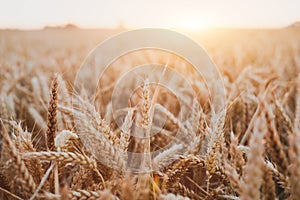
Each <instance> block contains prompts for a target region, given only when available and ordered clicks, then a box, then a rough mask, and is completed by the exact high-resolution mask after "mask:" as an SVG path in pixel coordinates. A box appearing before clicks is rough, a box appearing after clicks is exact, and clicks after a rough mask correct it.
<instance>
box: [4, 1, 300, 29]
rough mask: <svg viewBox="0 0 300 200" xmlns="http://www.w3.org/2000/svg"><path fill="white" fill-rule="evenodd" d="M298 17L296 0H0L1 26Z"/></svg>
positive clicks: (261, 22)
mask: <svg viewBox="0 0 300 200" xmlns="http://www.w3.org/2000/svg"><path fill="white" fill-rule="evenodd" d="M297 20H300V0H205V1H204V0H185V1H184V0H182V1H181V0H149V1H148V0H123V1H122V0H106V1H104V0H85V1H83V0H80V1H76V0H51V1H46V0H7V1H4V0H0V28H41V27H43V26H45V25H61V24H65V23H75V24H77V25H79V26H81V27H87V28H93V27H113V26H117V25H118V24H119V23H120V21H122V22H123V23H124V24H125V25H127V26H129V27H183V28H184V27H189V28H196V27H207V26H208V27H212V26H213V27H215V26H222V27H227V26H230V27H281V26H287V25H289V24H291V23H293V22H295V21H297Z"/></svg>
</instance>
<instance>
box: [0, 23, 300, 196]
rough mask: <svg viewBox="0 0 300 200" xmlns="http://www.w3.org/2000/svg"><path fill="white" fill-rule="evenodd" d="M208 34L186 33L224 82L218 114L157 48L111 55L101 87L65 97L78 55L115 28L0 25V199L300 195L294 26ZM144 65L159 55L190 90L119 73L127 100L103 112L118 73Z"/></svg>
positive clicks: (299, 80)
mask: <svg viewBox="0 0 300 200" xmlns="http://www.w3.org/2000/svg"><path fill="white" fill-rule="evenodd" d="M216 32H217V33H218V34H216V33H213V32H212V33H210V34H208V33H207V34H206V35H200V36H199V37H198V36H195V38H196V40H198V41H200V42H201V43H202V44H203V46H204V47H205V48H206V50H207V52H208V54H209V55H210V56H211V58H212V60H213V61H214V62H215V63H216V65H217V66H218V68H219V70H220V73H221V76H222V79H223V83H224V87H225V99H224V101H225V102H224V103H225V108H224V112H221V113H217V114H216V113H214V112H212V109H211V102H210V95H213V94H209V91H208V88H207V84H209V83H205V81H204V80H203V78H202V77H200V76H198V75H196V73H195V72H194V71H193V68H192V67H191V66H190V65H189V64H188V63H186V62H185V61H184V60H183V59H182V58H178V57H176V56H174V55H170V54H169V53H166V52H154V51H151V50H146V51H141V52H133V53H131V54H130V55H126V56H124V57H121V58H120V59H118V60H117V61H115V62H114V63H112V66H111V67H110V68H109V70H107V72H106V75H105V76H103V77H104V78H103V79H102V80H101V85H102V87H101V88H98V90H99V91H90V90H89V89H88V88H87V89H86V90H83V91H81V92H75V91H74V88H75V86H74V85H73V83H74V80H75V76H76V71H77V70H78V68H79V66H80V64H81V63H82V62H83V59H84V57H85V56H86V55H87V53H88V51H89V50H90V49H91V48H92V47H94V46H95V45H96V44H97V43H99V42H100V41H101V40H103V39H104V38H106V37H107V36H109V35H112V34H113V31H105V30H102V31H98V32H97V31H96V30H94V31H84V30H43V31H27V32H26V31H1V32H0V52H1V54H0V118H1V122H0V133H1V134H0V199H74V200H75V199H121V200H135V199H136V200H138V199H158V200H173V199H174V200H175V199H182V200H188V199H207V200H209V199H229V200H238V199H242V200H248V199H249V200H256V199H263V200H274V199H291V200H299V199H300V129H299V128H300V127H299V126H300V74H299V72H300V38H299V34H300V30H297V29H282V30H255V31H254V30H253V31H251V30H234V31H228V30H227V31H225V30H218V31H216ZM153 61H154V62H155V63H162V64H165V62H168V66H170V67H171V68H173V69H174V70H178V72H180V73H181V74H183V75H182V76H183V77H184V78H185V79H188V80H190V84H191V86H192V88H193V89H194V90H195V91H197V96H196V97H195V96H194V95H192V94H191V93H189V91H181V93H180V94H183V95H181V96H175V95H173V94H172V92H171V91H169V90H167V89H165V88H163V87H162V88H160V89H159V92H158V88H157V87H156V86H153V85H151V84H148V82H147V81H148V80H149V79H151V80H153V79H155V78H157V77H159V76H160V74H157V73H149V74H146V75H145V76H140V77H136V78H133V79H130V80H127V84H126V87H125V86H124V88H123V89H122V91H123V92H124V93H129V92H132V91H127V89H128V85H129V86H132V88H136V90H134V92H132V95H131V96H130V103H128V102H125V104H124V105H128V106H127V107H125V108H122V109H119V110H118V109H113V103H112V102H111V95H112V92H113V88H114V86H115V84H116V80H117V79H118V77H119V76H120V74H121V73H122V70H124V69H126V68H130V66H136V65H139V64H142V63H149V62H153ZM82 77H83V79H82V80H81V81H83V82H84V81H85V84H88V83H89V81H96V79H97V77H93V72H92V71H90V72H87V73H86V75H83V76H82ZM137 80H139V81H141V80H142V83H143V84H142V85H141V87H136V86H137V85H136V84H137V83H136V82H137ZM171 81H174V83H172V84H173V85H178V88H181V89H182V90H184V88H185V87H181V86H184V83H182V82H180V81H179V80H177V79H174V80H171ZM206 81H207V80H206ZM95 92H96V93H99V95H98V96H96V98H94V99H93V101H91V99H90V95H91V94H92V93H95ZM120 101H121V99H120ZM126 101H127V99H126ZM179 102H183V103H181V104H180V103H179ZM153 110H155V112H154V111H153ZM182 110H183V111H184V113H188V114H187V115H185V116H184V117H183V118H181V117H180V113H181V111H182ZM161 121H163V122H164V123H163V124H160V123H159V122H161ZM137 125H140V126H139V128H137V127H136V126H137ZM143 131H144V132H143ZM140 132H143V134H146V136H147V137H146V139H141V138H139V137H136V134H139V133H140ZM153 133H155V134H153ZM151 152H154V153H151ZM150 153H151V154H150ZM136 154H138V155H140V154H142V155H144V156H142V159H140V160H139V159H138V158H137V157H135V156H133V155H136ZM128 166H130V167H129V168H128ZM132 169H139V170H140V172H136V171H134V170H132Z"/></svg>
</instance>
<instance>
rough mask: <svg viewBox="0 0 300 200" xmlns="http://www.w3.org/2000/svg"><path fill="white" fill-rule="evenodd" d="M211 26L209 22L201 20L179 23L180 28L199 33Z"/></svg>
mask: <svg viewBox="0 0 300 200" xmlns="http://www.w3.org/2000/svg"><path fill="white" fill-rule="evenodd" d="M210 26H211V24H210V23H209V22H208V21H207V20H203V19H202V20H201V19H199V18H191V19H184V20H181V21H180V22H179V27H180V28H181V29H185V30H187V31H198V30H203V29H207V28H209V27H210Z"/></svg>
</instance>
